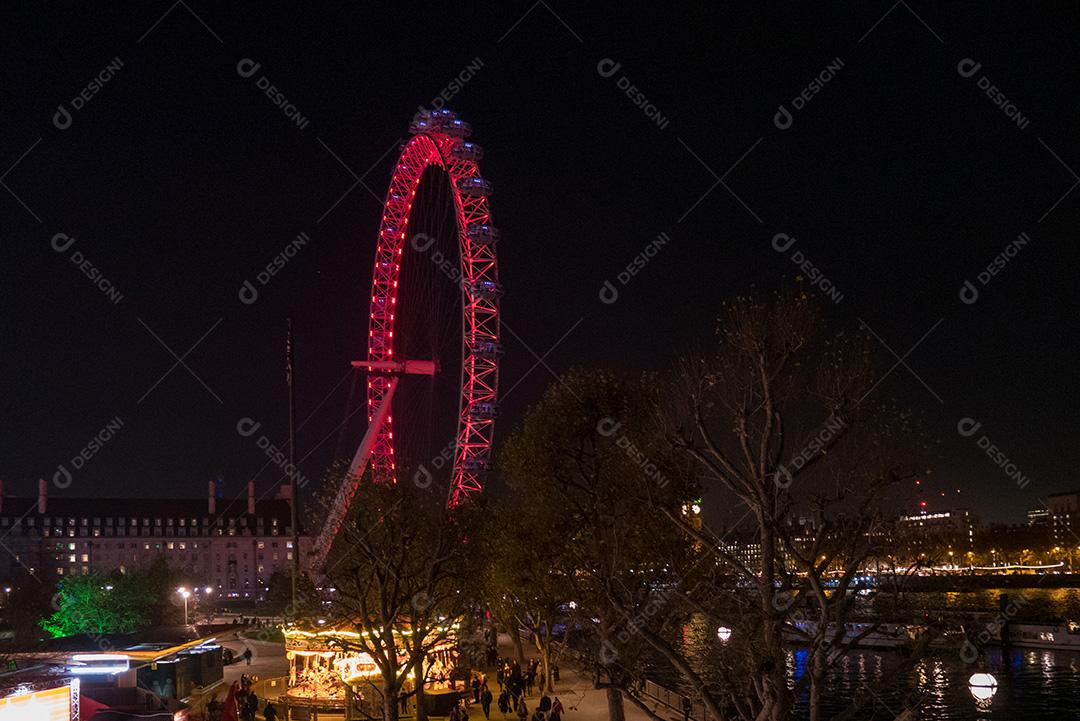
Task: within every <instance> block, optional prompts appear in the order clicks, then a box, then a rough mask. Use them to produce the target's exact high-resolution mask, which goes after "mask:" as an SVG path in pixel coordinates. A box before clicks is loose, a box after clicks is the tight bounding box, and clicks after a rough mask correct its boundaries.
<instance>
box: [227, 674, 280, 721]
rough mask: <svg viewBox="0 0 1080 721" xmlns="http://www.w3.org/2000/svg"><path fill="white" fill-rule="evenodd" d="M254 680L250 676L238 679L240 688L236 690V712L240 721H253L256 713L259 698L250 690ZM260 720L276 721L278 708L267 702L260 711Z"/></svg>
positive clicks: (270, 701) (269, 701)
mask: <svg viewBox="0 0 1080 721" xmlns="http://www.w3.org/2000/svg"><path fill="white" fill-rule="evenodd" d="M255 680H256V679H255V677H252V676H241V677H240V688H239V689H238V690H237V712H238V715H239V716H240V721H255V715H256V713H258V710H259V698H258V696H256V695H255V692H254V691H253V690H252V684H253V683H254V682H255ZM262 718H264V719H266V721H276V720H278V708H276V707H275V706H274V705H273V702H272V700H268V702H267V705H266V707H265V708H264V709H262Z"/></svg>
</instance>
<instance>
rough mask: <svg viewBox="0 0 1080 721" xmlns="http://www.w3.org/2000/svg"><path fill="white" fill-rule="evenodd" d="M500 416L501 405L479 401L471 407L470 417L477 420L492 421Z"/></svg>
mask: <svg viewBox="0 0 1080 721" xmlns="http://www.w3.org/2000/svg"><path fill="white" fill-rule="evenodd" d="M498 414H499V405H498V404H497V403H490V402H487V401H477V402H476V403H473V404H472V405H471V406H469V415H470V416H472V417H473V418H474V419H476V420H481V421H490V420H491V419H493V418H494V417H495V416H497V415H498Z"/></svg>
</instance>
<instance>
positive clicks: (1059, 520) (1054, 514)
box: [1046, 491, 1080, 547]
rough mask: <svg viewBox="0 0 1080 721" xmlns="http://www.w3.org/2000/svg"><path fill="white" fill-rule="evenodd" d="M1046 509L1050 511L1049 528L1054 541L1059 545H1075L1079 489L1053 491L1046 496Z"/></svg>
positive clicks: (1079, 512) (1078, 530) (1079, 509)
mask: <svg viewBox="0 0 1080 721" xmlns="http://www.w3.org/2000/svg"><path fill="white" fill-rule="evenodd" d="M1046 510H1047V511H1049V512H1050V529H1051V532H1052V533H1053V536H1054V543H1056V544H1059V545H1061V546H1070V547H1071V546H1075V545H1077V543H1078V537H1080V536H1078V534H1080V526H1077V524H1074V523H1073V521H1078V522H1080V491H1072V492H1069V493H1053V494H1051V495H1049V496H1047V497H1046Z"/></svg>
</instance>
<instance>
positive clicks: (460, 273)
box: [316, 110, 503, 560]
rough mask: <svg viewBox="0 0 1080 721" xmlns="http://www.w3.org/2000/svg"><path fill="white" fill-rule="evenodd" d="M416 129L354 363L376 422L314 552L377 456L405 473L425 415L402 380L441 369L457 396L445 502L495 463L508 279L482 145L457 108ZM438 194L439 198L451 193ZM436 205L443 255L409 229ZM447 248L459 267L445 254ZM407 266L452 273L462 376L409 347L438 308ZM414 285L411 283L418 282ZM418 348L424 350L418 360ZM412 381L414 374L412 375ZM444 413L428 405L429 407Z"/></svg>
mask: <svg viewBox="0 0 1080 721" xmlns="http://www.w3.org/2000/svg"><path fill="white" fill-rule="evenodd" d="M409 131H410V132H411V133H412V138H411V139H410V140H409V141H408V142H407V143H405V145H404V147H403V148H402V150H401V154H400V156H399V157H398V160H397V164H396V165H395V167H394V171H393V174H392V175H391V178H390V188H389V190H388V191H387V194H386V202H385V205H384V207H383V214H382V221H381V223H380V226H379V237H378V243H377V246H376V249H375V271H374V274H373V277H372V283H371V294H370V311H369V320H368V347H367V359H366V360H362V361H354V362H353V366H355V367H357V368H358V369H361V370H363V371H366V372H367V399H366V400H367V417H368V428H367V432H366V434H365V435H364V438H363V441H362V442H361V444H360V448H359V449H358V450H357V452H356V455H355V456H354V458H353V462H352V465H351V468H350V471H351V472H350V474H349V478H348V479H346V481H345V483H344V484H343V486H342V487H341V488H340V489H339V491H338V497H337V498H336V501H335V503H334V505H333V506H332V507H331V509H330V516H329V517H328V518H327V522H326V525H325V526H324V529H323V534H322V537H321V538H320V539H319V542H318V543H317V544H316V554H319V553H320V551H321V550H322V549H325V550H326V551H329V546H330V544H331V543H332V541H333V539H334V537H335V536H336V535H337V532H338V530H339V528H340V526H341V523H342V521H343V520H344V518H345V516H346V515H347V513H348V508H349V505H350V504H351V501H352V496H353V494H354V493H355V490H356V487H357V483H358V477H359V475H360V474H362V473H363V472H364V471H365V469H366V468H367V463H368V461H369V460H370V463H371V472H372V474H373V478H374V479H375V480H376V481H378V482H389V483H394V482H397V480H398V473H399V470H400V464H399V456H400V455H401V443H402V439H403V438H405V439H408V438H409V437H410V436H412V435H415V434H416V433H418V431H417V428H418V426H419V425H420V424H422V422H423V420H424V418H423V416H424V415H425V413H424V412H420V413H413V414H412V415H410V413H409V406H408V405H407V404H405V403H404V402H403V400H402V398H401V395H402V393H401V391H399V390H398V386H399V383H401V382H402V380H403V377H405V376H428V377H432V378H433V377H436V376H440V375H442V376H443V382H444V383H446V384H451V385H452V395H453V396H456V405H457V408H456V430H455V431H454V438H453V440H452V443H451V444H450V445H449V446H448V447H447V448H446V449H444V455H445V458H446V462H445V466H446V467H447V469H448V471H449V473H448V476H449V492H448V497H447V504H448V505H449V506H450V507H451V508H453V507H456V506H458V505H461V504H462V503H465V502H466V501H468V500H469V498H470V497H471V496H473V495H475V494H476V493H479V492H480V491H481V490H482V489H483V482H484V477H485V474H486V473H487V471H488V470H489V468H490V466H491V445H492V433H493V431H494V421H495V416H496V414H497V410H498V407H497V403H496V401H497V391H498V379H499V357H500V356H501V355H502V351H503V349H502V345H501V344H500V342H499V299H500V297H501V295H502V286H501V285H500V284H499V273H498V264H497V262H496V253H495V245H496V242H497V241H498V239H499V231H498V230H497V229H496V228H495V226H494V225H493V224H492V222H491V210H490V206H489V202H488V196H489V195H490V193H491V183H489V182H488V181H487V180H485V179H484V178H483V177H482V176H481V175H480V169H479V167H478V165H477V162H478V161H479V160H480V159H481V156H482V155H483V152H482V150H481V148H480V147H479V146H478V145H476V144H475V143H472V142H469V141H468V140H467V139H466V138H468V137H469V135H470V134H471V127H470V125H469V124H468V123H466V122H464V121H462V120H459V119H458V118H457V116H456V114H454V113H452V112H450V111H448V110H437V111H430V112H423V113H420V114H419V115H417V116H416V118H414V120H413V122H412V124H411V125H410V127H409ZM434 196H443V201H440V199H439V198H438V197H434ZM440 202H444V206H445V216H446V217H447V218H448V219H449V220H448V221H447V222H445V223H443V224H442V225H440V226H439V229H438V230H434V231H432V232H433V234H434V235H440V234H442V235H445V236H446V237H447V238H448V239H449V240H450V241H451V244H452V246H454V247H453V248H450V247H449V246H447V247H444V250H443V251H442V252H438V253H437V252H436V251H435V249H434V248H433V247H432V243H433V242H434V238H432V237H430V236H428V235H426V234H425V233H424V232H418V231H417V229H416V228H411V227H410V221H412V225H413V226H417V225H421V226H422V227H424V228H425V229H427V228H428V227H429V226H426V225H423V220H424V219H425V216H426V215H440V214H441V213H442V212H443V211H442V210H440V209H439V208H435V209H434V210H432V208H433V204H434V205H438V203H440ZM418 216H419V217H418ZM432 227H433V226H432ZM451 256H453V261H454V262H453V263H452V264H450V263H448V262H447V260H446V258H449V257H451ZM435 261H438V262H437V263H436V262H435ZM410 265H411V266H412V270H413V271H415V270H416V269H417V268H420V269H421V270H423V269H428V270H430V269H431V268H434V267H437V268H438V270H439V272H440V273H441V274H442V275H443V276H445V277H444V278H442V280H444V281H449V282H451V283H452V286H451V287H452V290H453V292H454V294H455V295H457V296H459V298H460V301H457V300H455V308H456V306H457V305H460V315H458V316H457V317H456V318H455V319H454V322H453V326H454V327H453V333H454V342H455V343H457V342H458V339H460V373H459V374H458V377H456V378H452V379H451V378H447V377H446V376H449V375H450V374H449V373H447V372H446V368H445V367H444V366H445V365H446V364H445V363H444V362H441V361H440V359H439V358H438V357H437V355H438V354H437V353H432V354H427V353H426V352H425V351H424V349H422V348H417V344H416V343H415V342H414V343H412V345H411V346H410V343H409V341H410V336H416V335H420V332H419V330H418V329H419V327H420V326H422V325H425V321H426V318H425V316H427V315H430V314H431V313H428V311H427V308H426V307H424V304H425V303H427V300H426V299H423V298H421V297H417V294H416V293H414V292H413V291H412V290H411V289H410V287H407V286H408V285H409V284H408V283H405V282H403V280H405V279H404V278H403V266H405V271H404V273H405V274H406V275H407V274H408V273H409V270H410V267H409V266H410ZM429 284H430V283H429ZM417 285H419V284H418V282H417V281H415V280H414V281H413V283H412V286H413V287H416V286H417ZM444 285H445V283H444ZM409 309H411V313H412V315H413V316H414V318H418V320H415V321H413V322H412V325H411V327H408V326H409V324H408V323H406V324H405V325H406V326H407V327H404V328H403V327H402V325H403V320H402V316H403V314H406V315H407V313H405V311H406V310H409ZM418 311H420V312H419V313H418ZM413 340H415V339H413ZM417 351H419V353H418V352H417ZM456 354H457V351H455V356H456ZM417 355H420V356H421V357H422V359H416V356H417ZM410 356H412V357H410ZM433 356H436V357H433ZM455 361H456V358H455ZM410 382H412V383H415V382H416V381H410V380H406V381H405V383H406V384H408V383H410ZM406 393H408V391H406ZM444 397H445V398H446V402H445V403H444V402H442V401H440V402H439V403H438V405H439V406H445V405H446V404H447V403H449V402H452V401H451V399H450V397H449V396H444ZM399 404H400V405H401V406H402V407H401V408H398V406H399ZM414 405H415V404H414ZM395 410H397V412H395ZM438 410H440V409H438V408H435V409H431V408H428V412H437V411H438ZM395 429H397V430H395ZM437 460H438V457H436V461H437ZM317 560H318V559H317Z"/></svg>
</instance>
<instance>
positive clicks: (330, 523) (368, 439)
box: [311, 376, 400, 577]
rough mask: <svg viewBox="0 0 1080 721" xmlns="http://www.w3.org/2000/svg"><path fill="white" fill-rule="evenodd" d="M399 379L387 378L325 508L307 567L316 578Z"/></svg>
mask: <svg viewBox="0 0 1080 721" xmlns="http://www.w3.org/2000/svg"><path fill="white" fill-rule="evenodd" d="M399 380H400V377H399V376H394V377H392V378H391V379H390V385H389V386H387V388H386V394H385V395H384V396H383V399H382V402H381V403H380V404H379V407H378V408H376V409H375V415H374V416H372V418H371V423H369V424H368V428H367V432H366V433H364V439H363V440H362V441H360V447H359V448H358V449H356V455H355V456H353V459H352V463H350V464H349V473H348V475H346V476H345V478H343V479H342V480H341V487H340V488H338V492H337V497H336V498H335V499H334V505H333V506H331V507H330V508H329V515H328V516H327V518H326V523H325V524H323V530H322V533H321V534H319V538H318V540H317V541H316V543H315V548H314V557H313V558H312V560H311V568H312V570H313V571H314V575H316V576H318V577H322V575H323V574H324V572H325V569H324V568H323V566H324V565H325V564H326V556H327V554H329V553H330V547H331V545H333V542H334V539H335V538H336V537H337V534H338V532H339V531H340V530H341V524H342V523H343V522H344V521H345V517H346V516H348V515H349V506H351V505H352V499H353V496H354V495H355V494H356V487H357V485H359V483H360V475H361V474H362V473H363V472H364V470H365V469H366V468H367V464H368V460H369V457H370V455H371V446H372V445H373V444H374V443H375V437H376V436H377V435H378V434H379V429H381V428H382V425H383V423H385V422H386V417H387V416H388V415H390V401H392V400H393V399H394V391H396V390H397V385H398V381H399Z"/></svg>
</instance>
